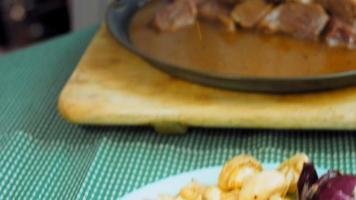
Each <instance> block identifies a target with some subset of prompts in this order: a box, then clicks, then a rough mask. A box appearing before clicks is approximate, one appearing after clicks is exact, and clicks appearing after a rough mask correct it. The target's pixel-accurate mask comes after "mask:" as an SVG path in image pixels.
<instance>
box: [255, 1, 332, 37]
mask: <svg viewBox="0 0 356 200" xmlns="http://www.w3.org/2000/svg"><path fill="white" fill-rule="evenodd" d="M328 21H329V16H328V15H327V13H326V12H325V11H324V9H323V8H322V7H321V6H320V5H318V4H308V5H305V4H300V3H285V4H282V5H280V6H278V7H277V8H275V9H274V10H273V11H272V12H271V13H269V14H268V15H267V16H266V17H265V18H264V19H263V20H262V22H261V24H260V26H261V27H262V28H264V29H266V30H267V31H269V32H282V33H286V34H290V35H293V36H295V37H297V38H301V39H309V40H317V39H318V36H319V35H320V33H321V32H322V31H323V30H324V28H325V26H326V24H327V22H328Z"/></svg>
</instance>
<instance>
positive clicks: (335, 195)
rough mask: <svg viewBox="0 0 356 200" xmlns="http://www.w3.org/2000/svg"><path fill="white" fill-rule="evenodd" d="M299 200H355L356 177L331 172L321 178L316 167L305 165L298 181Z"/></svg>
mask: <svg viewBox="0 0 356 200" xmlns="http://www.w3.org/2000/svg"><path fill="white" fill-rule="evenodd" d="M298 194H299V200H355V199H356V176H352V175H343V174H341V173H340V172H338V171H329V172H327V173H326V174H324V175H323V176H321V177H320V178H319V177H318V175H317V173H316V170H315V168H314V166H313V165H312V164H310V163H306V164H304V167H303V170H302V173H301V176H300V179H299V181H298Z"/></svg>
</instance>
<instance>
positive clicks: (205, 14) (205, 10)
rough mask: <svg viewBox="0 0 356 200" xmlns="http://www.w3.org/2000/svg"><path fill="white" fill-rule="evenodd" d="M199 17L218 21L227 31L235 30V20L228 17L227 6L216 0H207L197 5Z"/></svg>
mask: <svg viewBox="0 0 356 200" xmlns="http://www.w3.org/2000/svg"><path fill="white" fill-rule="evenodd" d="M198 13H199V17H201V18H203V19H207V20H210V21H219V22H220V23H222V24H223V25H224V26H225V27H226V29H227V30H228V31H235V22H234V20H233V19H232V18H231V17H230V9H229V8H228V6H226V5H224V4H222V3H219V2H218V1H216V0H209V1H206V2H204V3H202V4H200V5H199V7H198Z"/></svg>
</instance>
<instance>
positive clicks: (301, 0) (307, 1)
mask: <svg viewBox="0 0 356 200" xmlns="http://www.w3.org/2000/svg"><path fill="white" fill-rule="evenodd" d="M265 1H266V2H268V3H273V4H281V3H285V2H295V3H301V4H311V3H314V0H265Z"/></svg>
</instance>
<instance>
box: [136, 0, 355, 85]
mask: <svg viewBox="0 0 356 200" xmlns="http://www.w3.org/2000/svg"><path fill="white" fill-rule="evenodd" d="M163 4H164V3H162V1H153V2H151V3H149V4H148V5H147V6H145V7H144V8H143V9H141V10H140V11H138V13H137V14H136V15H135V16H134V17H133V19H132V22H131V27H130V37H131V40H132V42H133V44H134V45H135V46H136V47H137V48H138V49H139V50H140V51H142V52H143V53H145V54H147V55H149V56H151V57H154V58H157V59H160V60H162V61H164V62H167V63H171V64H175V65H178V66H182V67H185V68H190V69H194V70H199V71H203V72H206V73H210V74H214V75H219V76H228V77H231V76H241V75H242V76H250V77H285V78H287V77H305V76H318V75H326V74H331V73H337V72H345V71H350V70H356V50H354V51H352V50H348V49H343V48H331V47H328V46H327V45H325V44H322V43H321V42H320V43H318V42H310V41H302V40H298V39H294V38H292V37H290V36H285V35H276V34H273V35H269V34H263V33H257V32H253V31H242V30H238V31H237V32H235V33H228V32H226V31H224V29H223V28H221V27H220V26H219V25H218V24H213V23H211V22H204V21H200V22H199V25H196V26H191V27H187V28H184V29H181V30H178V31H177V32H158V31H156V30H154V29H153V28H152V26H150V23H151V20H152V19H153V16H154V13H155V12H156V10H157V9H159V8H160V7H162V6H163ZM199 30H200V31H199Z"/></svg>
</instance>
